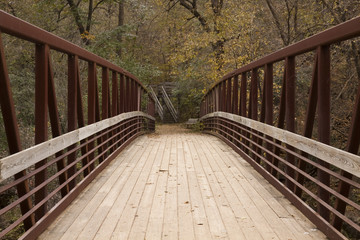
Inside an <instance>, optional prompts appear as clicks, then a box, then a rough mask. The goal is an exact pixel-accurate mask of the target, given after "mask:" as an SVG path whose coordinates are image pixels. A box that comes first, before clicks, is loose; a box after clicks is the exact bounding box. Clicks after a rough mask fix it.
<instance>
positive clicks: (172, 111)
mask: <svg viewBox="0 0 360 240" xmlns="http://www.w3.org/2000/svg"><path fill="white" fill-rule="evenodd" d="M161 92H162V94H163V96H164V100H165V104H166V106H167V107H168V109H169V110H170V113H171V116H172V117H173V118H174V121H175V122H178V113H177V111H176V109H175V107H174V105H173V104H172V102H171V100H170V98H169V96H168V95H167V93H166V91H165V88H164V86H161Z"/></svg>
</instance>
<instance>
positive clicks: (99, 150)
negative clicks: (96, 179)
mask: <svg viewBox="0 0 360 240" xmlns="http://www.w3.org/2000/svg"><path fill="white" fill-rule="evenodd" d="M95 83H96V84H95V122H99V121H100V120H101V118H100V100H99V89H98V80H97V75H95ZM97 135H101V132H99V133H98V134H97ZM96 142H97V146H100V145H101V144H102V138H101V137H99V138H98V139H97V141H96ZM103 152H104V147H103V146H102V147H98V148H97V154H98V155H100V154H101V153H103ZM98 161H99V163H101V162H102V161H104V155H101V156H100V157H99V159H98Z"/></svg>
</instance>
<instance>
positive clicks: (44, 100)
mask: <svg viewBox="0 0 360 240" xmlns="http://www.w3.org/2000/svg"><path fill="white" fill-rule="evenodd" d="M48 63H49V46H48V45H39V44H37V45H36V52H35V144H39V143H42V142H44V141H46V140H47V139H48V131H47V129H48V126H47V123H48V112H47V110H48V79H47V78H48V69H49V67H48ZM46 161H47V160H46V159H43V160H41V161H40V162H38V163H36V164H35V168H39V167H41V166H43V165H44V164H45V163H46ZM45 180H46V170H43V171H41V172H39V173H37V174H36V175H35V186H39V185H40V184H42V183H43V182H44V181H45ZM46 195H47V191H46V186H45V187H43V188H41V189H39V190H38V191H37V192H36V194H35V204H39V203H40V202H41V201H42V200H43V199H44V198H45V197H46ZM46 211H47V208H46V203H45V204H43V205H42V206H40V207H39V208H38V210H36V212H35V219H36V221H38V220H39V219H40V218H42V217H43V216H44V215H45V213H46Z"/></svg>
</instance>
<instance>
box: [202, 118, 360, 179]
mask: <svg viewBox="0 0 360 240" xmlns="http://www.w3.org/2000/svg"><path fill="white" fill-rule="evenodd" d="M209 117H223V118H226V119H229V120H231V121H235V122H238V123H240V124H242V125H244V126H246V127H249V128H252V129H255V130H256V131H259V132H262V133H264V134H266V135H268V136H270V137H273V138H275V139H277V140H280V141H282V142H284V143H286V144H288V145H291V146H293V147H295V148H297V149H299V150H301V151H303V152H306V153H308V154H310V155H313V156H315V157H317V158H319V159H321V160H323V161H324V162H326V163H330V164H332V165H334V166H336V167H338V168H340V169H342V170H344V171H347V172H349V173H351V174H353V175H354V176H357V177H360V156H357V155H355V154H352V153H349V152H345V151H343V150H340V149H337V148H334V147H332V146H329V145H327V144H324V143H321V142H318V141H315V140H313V139H310V138H306V137H303V136H301V135H298V134H295V133H292V132H289V131H286V130H283V129H280V128H276V127H273V126H270V125H267V124H264V123H261V122H258V121H254V120H251V119H249V118H245V117H241V116H238V115H234V114H231V113H225V112H215V113H210V114H207V115H206V116H203V117H202V118H201V119H200V121H201V120H204V119H206V118H209Z"/></svg>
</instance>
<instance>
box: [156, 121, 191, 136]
mask: <svg viewBox="0 0 360 240" xmlns="http://www.w3.org/2000/svg"><path fill="white" fill-rule="evenodd" d="M193 132H194V130H192V129H188V128H186V127H185V125H184V124H159V123H156V127H155V133H152V134H150V135H153V136H156V135H160V134H161V135H163V134H180V133H181V134H183V133H193Z"/></svg>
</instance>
